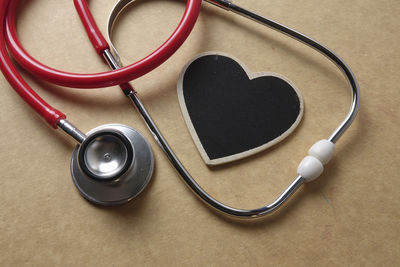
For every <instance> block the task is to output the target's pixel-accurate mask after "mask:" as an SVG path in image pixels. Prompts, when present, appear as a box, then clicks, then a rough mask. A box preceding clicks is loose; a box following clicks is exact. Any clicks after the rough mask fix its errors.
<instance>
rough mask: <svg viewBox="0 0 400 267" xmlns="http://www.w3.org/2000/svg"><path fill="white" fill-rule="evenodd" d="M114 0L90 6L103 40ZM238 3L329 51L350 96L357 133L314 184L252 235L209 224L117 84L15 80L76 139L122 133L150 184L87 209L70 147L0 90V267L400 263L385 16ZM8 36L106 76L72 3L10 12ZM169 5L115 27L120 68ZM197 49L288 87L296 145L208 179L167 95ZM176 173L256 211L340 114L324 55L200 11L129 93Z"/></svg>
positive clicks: (175, 11) (395, 94)
mask: <svg viewBox="0 0 400 267" xmlns="http://www.w3.org/2000/svg"><path fill="white" fill-rule="evenodd" d="M114 2H115V1H109V0H97V1H91V3H90V4H91V9H92V11H93V13H94V16H95V18H96V20H97V21H98V23H99V25H101V28H102V30H105V29H106V19H107V14H108V13H109V11H110V9H111V7H112V6H113V4H114ZM237 4H240V5H243V6H244V7H248V8H250V9H251V10H254V11H257V12H260V13H261V14H263V15H265V16H269V17H271V18H273V19H276V20H277V21H279V22H281V23H284V24H286V25H289V26H291V27H294V28H296V29H297V30H300V31H302V32H304V33H306V34H308V35H310V36H311V37H313V38H314V39H317V40H319V41H321V42H322V43H324V44H326V45H328V47H330V48H332V49H333V50H334V51H336V52H337V53H338V54H339V55H340V56H341V57H343V58H344V59H345V61H346V62H347V63H348V64H349V65H350V66H351V68H352V70H353V71H354V73H355V74H356V76H357V78H358V81H359V83H360V86H361V93H362V99H361V108H360V113H359V116H358V117H357V120H356V121H355V122H354V124H353V125H352V127H351V128H350V129H349V131H348V132H346V134H345V135H344V136H343V138H342V139H341V140H340V141H339V142H338V144H337V150H336V153H335V157H334V159H333V160H332V161H331V162H330V163H329V165H328V166H327V167H326V170H325V173H324V174H323V176H322V177H320V179H319V180H317V181H315V182H314V183H312V184H307V185H305V186H303V187H302V188H301V189H300V191H299V192H298V193H297V194H296V195H295V197H294V198H292V199H291V200H290V201H289V202H288V204H287V205H285V207H283V208H282V209H280V210H279V211H278V212H277V213H275V214H273V215H271V216H269V217H266V218H264V219H262V220H258V221H256V222H249V221H236V220H233V219H230V218H226V217H224V216H221V215H218V214H216V213H214V212H212V211H211V210H210V209H209V208H207V207H206V206H205V205H204V204H203V203H202V202H201V201H199V200H198V199H197V198H196V197H195V196H194V195H193V194H192V192H190V190H188V188H187V187H186V186H185V185H184V184H183V182H182V181H181V180H180V178H179V177H178V175H177V174H176V172H175V170H174V169H173V168H172V167H171V166H170V164H169V163H168V162H167V159H166V157H165V156H164V154H163V153H162V151H161V149H160V148H159V147H158V146H157V145H156V142H154V141H153V140H152V139H151V136H150V134H149V133H148V131H147V129H146V126H144V124H143V123H142V122H141V119H140V117H139V116H138V114H137V113H136V111H135V109H134V108H132V107H131V104H130V103H129V102H128V101H127V100H126V99H125V98H124V96H123V94H122V93H120V92H119V90H118V88H117V87H113V88H106V89H101V90H87V91H82V90H71V89H67V88H60V87H57V86H54V85H49V84H46V83H44V82H41V81H36V80H34V79H33V78H32V77H31V76H30V75H28V74H26V73H25V75H24V77H26V79H27V80H28V82H29V83H30V84H31V85H32V86H33V88H35V90H37V92H39V93H40V95H41V96H43V98H44V99H46V100H48V101H49V102H50V103H51V104H52V105H54V106H55V107H57V108H59V109H60V110H63V111H64V112H65V113H66V114H67V115H68V118H69V120H70V121H71V122H73V123H74V124H75V125H77V126H78V127H80V128H81V130H82V131H85V132H87V131H89V130H90V129H92V128H94V127H96V126H98V125H101V124H105V123H114V122H118V123H124V124H128V125H131V126H133V127H135V128H137V129H138V130H139V131H140V132H142V133H143V134H144V135H145V136H146V137H147V138H148V139H149V140H150V143H151V145H152V147H153V150H154V153H155V162H156V169H155V176H154V178H153V182H152V183H151V186H150V187H149V188H148V190H147V191H146V192H145V193H144V194H143V195H142V196H141V197H140V199H138V200H136V201H135V202H132V203H130V204H128V205H125V206H121V207H117V208H101V207H96V206H93V205H91V204H89V203H88V202H87V201H85V200H84V199H83V198H82V197H81V196H80V195H79V193H78V192H77V190H76V189H75V187H74V186H73V184H72V181H71V177H70V173H69V161H70V156H71V154H72V150H73V148H74V142H73V141H72V140H71V139H70V138H68V137H66V136H65V135H64V134H63V133H61V132H60V131H56V132H55V131H53V130H52V129H50V127H48V126H47V125H46V124H45V123H44V122H43V121H42V120H41V119H40V118H39V117H38V116H37V115H36V114H34V112H33V111H32V110H31V109H30V107H28V106H27V105H26V104H25V103H24V102H23V101H22V100H21V99H20V98H19V97H18V96H17V94H16V93H15V92H14V91H13V90H12V88H10V86H9V85H8V84H7V83H6V81H5V79H4V78H3V77H0V88H1V90H2V96H1V98H0V124H1V131H2V134H1V136H0V144H1V153H0V169H1V173H2V174H1V179H0V188H1V189H0V192H1V193H0V210H1V212H0V216H1V217H0V232H1V234H0V265H1V266H24V265H26V266H71V265H80V266H276V265H280V266H293V265H296V266H313V265H317V266H396V265H399V263H400V256H399V255H400V245H399V242H398V239H399V233H400V226H399V220H400V209H399V205H400V194H399V193H398V188H399V187H400V179H399V178H400V174H399V162H400V156H399V148H400V145H399V142H398V133H399V132H400V126H399V119H400V111H399V101H400V93H399V84H400V81H399V80H400V78H399V75H398V70H399V69H400V55H399V52H398V51H400V45H399V44H400V35H399V34H398V24H399V23H398V16H397V15H398V14H399V12H400V3H399V1H395V0H388V1H384V2H382V1H372V0H365V1H343V0H334V1H322V2H321V1H317V0H309V1H269V0H266V1H257V0H247V1H244V0H241V1H239V0H238V1H237ZM23 6H24V8H23V9H22V10H21V12H20V15H19V19H18V29H19V33H20V36H21V40H22V42H23V44H24V46H25V47H26V49H27V50H28V51H29V52H30V53H31V54H32V55H33V56H34V57H36V58H37V59H39V60H41V61H43V62H45V63H46V64H49V65H50V66H52V67H55V68H60V69H63V70H67V71H75V72H82V73H83V72H96V71H97V72H98V71H104V70H107V66H106V65H104V64H103V63H102V61H101V59H100V58H98V57H97V55H96V54H95V52H94V51H93V49H92V48H91V46H90V43H89V42H88V40H87V37H86V35H85V33H84V30H83V27H82V26H81V24H80V21H79V19H78V17H77V14H76V12H75V10H74V7H73V3H72V1H66V0H65V1H47V0H35V1H25V2H24V4H23ZM183 10H184V4H183V3H182V2H179V1H138V2H137V4H136V7H134V8H130V9H128V10H127V12H126V13H125V15H123V16H122V17H121V18H120V21H119V22H120V24H119V25H118V26H117V27H116V28H115V44H116V46H117V47H118V48H119V50H120V53H121V55H123V62H124V63H125V64H126V63H129V62H132V61H134V60H138V59H140V58H141V57H143V56H144V55H146V54H147V53H148V52H151V50H152V49H153V48H155V47H157V46H158V45H160V44H161V42H162V41H163V40H165V39H166V38H167V36H168V35H169V34H170V33H171V32H172V30H173V29H174V27H175V26H176V25H177V23H178V21H179V17H180V16H181V14H182V12H183ZM209 50H218V51H224V52H226V53H229V54H232V55H234V56H236V57H238V58H240V59H241V60H242V61H243V62H244V63H245V64H246V65H247V66H248V67H249V68H250V69H251V70H252V71H254V72H259V71H271V72H277V73H282V74H283V75H285V76H286V77H288V78H289V79H290V80H292V81H293V82H294V83H295V84H296V85H297V86H298V88H299V89H300V90H301V92H302V95H303V97H304V101H305V114H304V118H303V121H302V123H301V124H300V126H299V128H298V129H297V130H296V132H295V133H294V134H293V135H291V136H290V137H289V138H288V139H286V140H285V141H283V142H282V143H281V144H279V145H278V146H276V147H274V148H272V149H269V150H267V151H265V152H262V153H260V154H258V155H255V156H253V157H251V158H249V159H245V160H242V161H238V162H235V163H232V164H228V165H226V166H221V167H217V168H208V167H206V166H205V164H204V163H203V162H202V159H201V157H200V155H199V153H198V151H197V149H196V148H195V145H194V143H193V141H192V140H191V137H190V134H189V133H188V131H187V129H186V126H185V123H184V120H183V118H182V115H181V112H180V108H179V103H178V99H177V95H176V82H177V79H178V75H179V73H180V71H181V68H182V67H183V65H184V64H185V63H186V62H187V61H188V60H189V59H190V58H192V57H193V56H195V55H196V54H199V53H201V52H205V51H209ZM133 84H134V86H135V87H136V89H137V91H138V92H139V93H140V95H141V97H142V100H143V102H144V103H145V104H146V106H147V107H148V110H149V111H150V113H151V114H152V116H153V118H154V119H155V121H156V122H157V123H158V126H159V128H160V129H161V130H162V132H163V133H164V135H165V137H166V138H167V140H168V141H169V143H170V145H171V146H172V147H173V148H174V149H175V151H176V153H177V155H178V156H179V157H180V158H181V160H182V162H183V164H184V165H185V166H186V167H187V168H188V169H189V170H190V171H191V173H192V174H193V176H194V177H196V179H197V181H198V182H199V184H200V185H202V186H203V187H204V188H205V189H206V190H207V191H208V192H210V193H211V194H212V195H213V196H214V197H215V198H217V199H219V200H221V201H222V202H224V203H227V204H229V205H232V206H235V207H240V208H255V207H259V206H261V205H264V204H266V203H270V202H271V201H273V200H274V198H275V197H276V196H277V195H278V194H280V193H281V191H282V190H283V189H284V188H285V187H286V186H287V185H288V184H289V183H290V182H291V181H292V179H293V177H294V176H295V174H296V169H297V165H298V163H299V162H300V161H301V159H302V158H303V157H304V156H305V155H306V152H307V150H308V149H309V147H310V146H311V145H312V144H313V143H315V142H316V141H318V140H320V139H322V138H328V137H329V135H330V134H331V133H332V131H333V130H334V129H335V128H336V127H337V125H338V124H339V123H340V122H341V121H342V120H343V118H344V117H345V115H346V113H347V111H348V106H349V101H350V100H349V89H348V88H347V83H346V81H345V79H344V78H343V77H342V75H341V73H340V72H339V71H338V70H337V69H336V68H335V66H333V65H332V63H331V62H330V61H328V60H326V59H325V58H324V57H323V56H320V55H319V54H318V53H316V52H314V51H313V50H311V49H310V48H308V47H306V46H304V45H302V44H300V43H298V42H296V41H293V40H291V39H290V38H288V37H286V36H283V35H281V34H279V33H276V32H274V31H272V30H270V29H266V28H264V27H262V26H261V25H257V24H255V23H253V22H251V21H247V20H245V19H243V18H240V17H238V16H234V15H233V14H230V13H227V12H224V11H222V10H218V9H216V8H214V7H212V6H210V5H209V4H207V3H204V4H203V8H202V13H201V16H200V18H199V20H198V23H197V25H196V27H195V29H194V31H193V33H192V35H191V36H190V37H189V39H188V40H187V42H186V43H185V44H184V45H183V47H182V48H181V49H180V50H179V51H178V52H177V53H176V54H175V55H174V56H173V58H172V59H170V60H169V61H167V62H166V63H165V64H164V65H162V66H161V67H160V68H158V69H157V70H155V71H154V72H152V73H150V74H149V75H146V76H145V77H142V78H140V79H138V80H136V81H134V82H133Z"/></svg>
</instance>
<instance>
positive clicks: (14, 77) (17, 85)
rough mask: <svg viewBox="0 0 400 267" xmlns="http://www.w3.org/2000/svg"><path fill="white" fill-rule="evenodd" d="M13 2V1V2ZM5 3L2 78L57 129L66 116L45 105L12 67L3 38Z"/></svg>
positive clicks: (0, 13)
mask: <svg viewBox="0 0 400 267" xmlns="http://www.w3.org/2000/svg"><path fill="white" fill-rule="evenodd" d="M13 1H15V0H13ZM7 4H8V2H7V1H0V22H2V26H1V27H0V69H1V71H2V72H3V74H4V77H5V78H6V79H7V81H8V82H9V83H10V85H11V86H12V87H13V88H14V89H15V91H16V92H17V93H18V94H19V95H20V96H21V98H22V99H24V100H25V101H26V102H27V103H28V104H29V105H30V106H31V107H32V108H33V109H34V110H35V111H36V112H37V113H39V115H40V116H42V117H43V118H44V119H45V120H46V121H47V122H48V123H49V124H50V125H51V126H52V127H54V128H57V123H58V122H59V121H60V120H61V119H65V118H66V116H65V115H64V114H63V113H61V112H60V111H58V110H57V109H55V108H53V107H51V106H50V105H49V104H47V103H46V102H45V101H44V100H43V99H42V98H40V96H38V95H37V94H36V93H35V92H34V91H33V90H32V88H31V87H29V85H28V84H27V83H26V82H25V80H24V79H23V78H22V77H21V75H20V74H19V73H18V71H17V70H16V68H15V66H14V65H13V63H12V61H11V59H10V57H9V55H8V52H7V49H6V43H5V38H4V28H5V27H3V25H4V23H5V15H6V11H7Z"/></svg>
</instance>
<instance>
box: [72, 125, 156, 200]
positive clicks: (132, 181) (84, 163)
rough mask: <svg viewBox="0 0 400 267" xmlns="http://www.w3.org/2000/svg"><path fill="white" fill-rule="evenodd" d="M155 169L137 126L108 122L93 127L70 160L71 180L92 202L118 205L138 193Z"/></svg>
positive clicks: (150, 152)
mask: <svg viewBox="0 0 400 267" xmlns="http://www.w3.org/2000/svg"><path fill="white" fill-rule="evenodd" d="M153 169H154V158H153V153H152V150H151V147H150V145H149V144H148V143H147V141H146V139H145V138H144V137H143V136H142V135H141V134H140V133H139V132H137V131H136V130H135V129H133V128H131V127H128V126H125V125H121V124H108V125H102V126H99V127H97V128H95V129H93V130H91V131H90V132H89V133H88V134H87V137H86V138H85V139H84V140H83V141H82V142H81V144H80V145H78V146H77V147H76V148H75V150H74V152H73V154H72V160H71V174H72V179H73V181H74V183H75V185H76V187H77V188H78V190H79V192H80V193H81V194H82V195H83V196H84V197H85V198H86V199H87V200H89V201H90V202H92V203H95V204H100V205H106V206H110V205H118V204H123V203H126V202H128V201H129V200H131V199H133V198H135V197H136V196H137V195H139V194H140V193H141V192H142V191H143V190H144V189H145V188H146V186H147V185H148V183H149V182H150V180H151V176H152V173H153Z"/></svg>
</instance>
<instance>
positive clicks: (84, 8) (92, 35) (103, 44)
mask: <svg viewBox="0 0 400 267" xmlns="http://www.w3.org/2000/svg"><path fill="white" fill-rule="evenodd" d="M74 5H75V8H76V10H77V12H78V14H79V17H80V18H81V21H82V23H83V26H84V27H85V30H86V33H87V35H88V37H89V40H90V42H92V45H93V47H94V49H96V52H97V53H98V54H99V55H102V54H103V52H104V50H106V49H109V46H108V43H107V41H106V39H104V36H103V35H102V34H101V32H100V30H99V27H97V24H96V22H95V20H94V18H93V15H92V13H91V12H90V10H89V6H88V4H87V1H86V0H74Z"/></svg>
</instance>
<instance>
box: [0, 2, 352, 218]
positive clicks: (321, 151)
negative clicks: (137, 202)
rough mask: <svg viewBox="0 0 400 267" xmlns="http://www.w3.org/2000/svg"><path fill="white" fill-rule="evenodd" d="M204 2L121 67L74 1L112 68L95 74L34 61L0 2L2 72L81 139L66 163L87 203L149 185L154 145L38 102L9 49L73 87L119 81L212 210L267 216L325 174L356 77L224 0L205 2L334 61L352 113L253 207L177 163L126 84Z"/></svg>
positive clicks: (170, 43) (150, 65)
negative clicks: (86, 127)
mask: <svg viewBox="0 0 400 267" xmlns="http://www.w3.org/2000/svg"><path fill="white" fill-rule="evenodd" d="M132 2H134V0H120V1H119V2H118V3H117V5H116V6H115V7H114V10H113V12H112V13H111V17H110V20H109V25H108V31H109V35H110V33H111V29H112V26H113V24H114V22H115V20H116V18H117V16H118V14H119V13H120V12H121V11H122V10H123V9H124V7H126V6H127V5H128V4H130V3H132ZM201 2H202V0H188V1H187V3H186V10H185V12H184V15H183V18H182V20H181V21H180V23H179V25H178V27H177V29H176V30H175V31H174V32H173V34H172V35H171V36H170V38H169V39H168V40H167V41H166V42H165V43H164V44H163V45H161V46H160V47H159V48H158V49H157V50H155V51H154V52H153V53H151V54H150V55H149V56H147V57H145V58H143V59H141V60H140V61H138V62H136V63H134V64H131V65H129V66H127V67H122V65H121V63H120V61H119V56H118V53H117V52H116V50H115V48H114V47H113V46H111V49H112V50H111V49H110V46H109V45H108V43H107V41H106V40H105V39H104V37H103V36H102V34H101V33H100V31H99V29H98V28H97V26H96V23H95V21H94V19H93V16H92V14H91V13H90V10H89V7H88V4H87V2H86V0H74V4H75V7H76V9H77V11H78V13H79V16H80V18H81V20H82V22H83V24H84V26H85V29H86V31H87V33H88V36H89V39H90V41H91V42H92V44H93V46H94V48H95V49H96V51H97V53H98V54H99V55H101V56H102V57H104V59H105V60H106V61H107V63H108V64H109V65H110V67H111V68H112V69H113V71H111V72H104V73H97V74H76V73H67V72H63V71H59V70H56V69H52V68H49V67H47V66H45V65H43V64H41V63H40V62H38V61H37V60H35V59H34V58H32V57H31V56H30V55H29V54H28V53H27V52H26V51H25V50H24V48H23V47H22V45H21V44H20V42H19V40H18V38H17V32H16V26H15V20H16V10H17V6H18V0H4V1H1V3H0V19H1V21H2V23H3V25H2V27H0V36H2V37H3V36H4V38H0V64H1V70H2V72H3V74H4V76H5V77H6V79H7V80H8V82H9V83H10V85H11V86H12V87H13V88H14V89H15V91H16V92H17V93H18V94H19V95H20V96H21V97H22V98H23V99H24V100H25V101H26V102H27V103H28V104H29V105H30V106H31V107H32V108H33V109H34V110H35V111H36V112H38V113H39V115H41V116H42V117H43V118H44V119H45V120H46V121H47V122H48V123H49V124H50V125H51V126H52V127H54V128H61V129H63V130H64V131H65V132H66V133H67V134H69V135H70V136H72V137H73V138H74V139H75V140H76V141H77V142H78V143H79V144H78V146H77V147H76V149H75V150H74V152H73V155H72V160H71V173H72V178H73V181H74V183H75V185H76V186H77V188H78V190H79V191H80V193H81V194H82V195H83V196H84V197H85V198H86V199H87V200H89V201H90V202H92V203H95V204H101V205H116V204H122V203H126V202H128V201H129V200H131V199H133V198H134V197H136V196H137V195H138V194H140V192H142V191H143V190H144V188H145V187H146V185H147V184H148V183H149V181H150V179H151V176H152V172H153V167H154V160H153V154H152V150H151V148H150V146H149V144H148V143H147V141H146V140H145V139H144V137H143V136H142V135H141V134H140V133H138V132H137V131H135V130H134V129H133V128H131V127H128V126H125V125H120V124H110V125H103V126H100V127H97V128H95V129H93V130H91V131H90V132H88V133H87V134H83V133H82V132H81V131H79V130H78V129H77V128H76V127H75V126H73V125H72V124H71V123H70V122H68V121H67V120H66V116H65V115H64V114H63V113H61V112H60V111H58V110H56V109H54V108H53V107H51V106H50V105H49V104H47V103H46V102H45V101H44V100H43V99H41V98H40V97H39V96H38V95H37V94H36V93H35V92H34V91H33V90H32V88H30V87H29V85H28V84H27V83H26V82H25V81H24V80H23V78H22V77H21V75H20V74H19V73H18V71H17V70H16V68H15V67H14V65H13V63H12V61H11V59H10V56H9V55H8V52H7V48H8V50H9V51H10V53H11V54H12V56H13V57H14V59H15V60H16V61H17V62H18V63H19V64H20V65H21V66H22V67H23V68H25V69H26V70H28V71H29V72H31V73H32V74H33V75H35V76H36V77H38V78H40V79H43V80H46V81H49V82H52V83H54V84H57V85H61V86H66V87H75V88H100V87H108V86H114V85H119V86H120V87H121V89H122V91H123V92H124V94H125V95H126V96H127V97H128V98H129V99H130V100H131V101H132V103H133V104H134V106H135V107H136V108H137V110H138V111H139V113H140V115H141V116H142V117H143V120H144V121H145V123H146V124H147V126H148V128H149V130H150V131H151V133H152V134H153V136H154V138H155V139H156V141H157V142H158V144H159V145H160V146H161V148H162V149H163V151H164V152H165V154H166V155H167V157H168V159H169V160H170V162H171V164H172V165H173V166H174V167H175V168H176V170H177V171H178V173H179V174H180V175H181V177H182V178H183V180H184V181H185V182H186V184H187V185H188V186H189V187H190V188H191V189H192V190H193V192H194V193H195V194H196V195H197V196H198V197H200V199H202V200H203V201H204V202H205V203H207V204H208V205H210V206H212V207H214V208H215V209H217V210H219V211H221V212H223V213H226V214H229V215H233V216H237V217H242V218H248V217H250V218H253V217H260V216H263V215H266V214H269V213H271V212H272V211H274V210H276V209H277V208H278V207H280V206H281V205H282V204H283V203H284V202H285V201H286V200H287V199H288V198H289V197H290V196H291V195H292V194H293V193H294V192H296V190H297V189H298V188H299V187H300V186H301V185H302V184H303V183H305V182H309V181H312V180H314V179H316V178H317V177H318V176H319V175H321V173H322V172H323V169H324V167H323V166H324V165H325V164H326V163H328V161H329V160H330V158H331V157H332V155H333V150H334V146H335V145H334V144H335V143H336V142H337V141H338V140H339V138H340V137H341V136H342V135H343V133H344V132H345V131H346V130H347V129H348V127H349V126H350V124H351V123H352V122H353V120H354V119H355V117H356V114H357V111H358V108H359V87H358V84H357V80H356V78H355V76H354V74H353V73H352V71H351V70H350V68H349V67H348V66H347V65H346V63H345V62H344V61H343V60H342V59H341V58H340V57H338V56H337V55H336V54H335V53H334V52H333V51H331V50H329V49H328V48H326V47H325V46H323V45H322V44H320V43H318V42H317V41H314V40H313V39H311V38H309V37H307V36H305V35H304V34H301V33H299V32H297V31H294V30H292V29H290V28H288V27H286V26H284V25H281V24H279V23H277V22H274V21H272V20H270V19H267V18H265V17H262V16H259V15H257V14H255V13H252V12H250V11H248V10H246V9H243V8H241V7H239V6H237V5H235V4H233V3H232V2H231V1H229V0H206V2H209V3H212V4H214V5H216V6H218V7H220V8H223V9H225V10H228V11H232V12H234V13H236V14H239V15H241V16H244V17H247V18H249V19H252V20H254V21H256V22H258V23H260V24H262V25H265V26H268V27H270V28H273V29H275V30H277V31H279V32H281V33H285V34H287V35H289V36H291V37H292V38H294V39H296V40H298V41H301V42H303V43H305V44H307V45H309V46H311V47H312V48H314V49H316V50H317V51H319V52H320V53H322V54H323V55H325V56H327V57H328V58H329V59H331V60H332V61H333V62H334V63H335V64H336V66H337V67H338V68H339V69H340V70H342V71H343V73H344V75H345V76H346V78H347V80H348V81H349V83H350V87H351V90H352V103H351V108H350V112H349V113H348V115H347V117H346V118H345V119H344V121H343V122H342V123H341V124H340V125H339V127H338V128H337V129H336V130H335V131H334V132H333V133H332V135H331V136H330V137H329V138H328V139H327V140H321V141H319V142H317V143H316V144H314V145H313V146H312V147H311V149H310V150H309V155H308V156H307V157H305V158H304V159H303V161H302V162H301V163H300V165H299V167H298V170H297V174H298V175H297V176H296V178H295V179H294V181H293V182H292V183H291V184H290V185H289V186H288V187H287V188H286V190H285V191H284V192H283V193H282V194H281V195H280V196H279V197H278V198H277V199H276V200H275V201H274V202H273V203H271V204H269V205H266V206H264V207H261V208H258V209H253V210H242V209H236V208H232V207H229V206H226V205H224V204H223V203H221V202H219V201H217V200H215V199H214V198H213V197H211V196H210V195H209V194H208V193H207V192H205V191H204V190H203V189H202V188H201V187H200V186H199V185H198V184H197V183H196V181H195V180H194V179H193V178H192V176H190V174H189V172H188V171H187V170H186V169H185V167H184V166H183V165H182V164H181V162H180V161H179V159H178V158H177V156H176V155H175V154H174V152H173V151H172V149H171V148H170V146H169V145H168V143H167V142H166V141H165V139H164V137H163V135H162V134H161V132H160V131H159V129H158V128H157V126H156V124H155V123H154V121H153V120H152V118H151V116H150V114H149V113H148V112H147V110H146V108H145V107H144V105H143V104H142V102H141V101H140V99H139V97H138V94H137V93H136V91H135V90H134V89H133V87H132V86H131V85H130V84H129V83H128V82H129V81H131V80H133V79H135V78H138V77H140V76H142V75H144V74H146V73H148V72H150V71H152V70H153V69H155V68H156V67H158V66H159V65H161V64H162V63H163V62H164V61H166V60H167V59H168V58H169V57H170V56H171V55H172V54H173V53H174V52H175V51H176V50H177V49H178V48H179V47H180V46H181V45H182V44H183V42H184V41H185V39H186V38H187V36H188V35H189V34H190V32H191V30H192V28H193V26H194V24H195V22H196V19H197V17H198V15H199V12H200V6H201Z"/></svg>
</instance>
